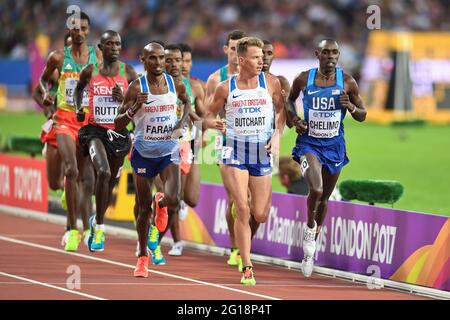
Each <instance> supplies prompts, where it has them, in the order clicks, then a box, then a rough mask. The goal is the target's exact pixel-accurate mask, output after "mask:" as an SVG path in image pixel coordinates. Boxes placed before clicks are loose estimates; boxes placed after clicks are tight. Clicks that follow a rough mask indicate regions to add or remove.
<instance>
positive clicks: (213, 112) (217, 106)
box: [203, 80, 228, 131]
mask: <svg viewBox="0 0 450 320" xmlns="http://www.w3.org/2000/svg"><path fill="white" fill-rule="evenodd" d="M227 98H228V80H227V81H223V82H221V83H220V84H219V85H218V86H217V87H216V90H215V93H214V97H213V99H212V101H211V103H210V104H209V105H207V107H206V116H205V117H204V118H203V130H206V129H217V130H220V131H224V130H225V125H224V123H223V121H222V120H220V119H219V120H218V119H216V117H217V114H218V113H219V112H220V111H221V110H223V107H224V106H225V104H226V102H227Z"/></svg>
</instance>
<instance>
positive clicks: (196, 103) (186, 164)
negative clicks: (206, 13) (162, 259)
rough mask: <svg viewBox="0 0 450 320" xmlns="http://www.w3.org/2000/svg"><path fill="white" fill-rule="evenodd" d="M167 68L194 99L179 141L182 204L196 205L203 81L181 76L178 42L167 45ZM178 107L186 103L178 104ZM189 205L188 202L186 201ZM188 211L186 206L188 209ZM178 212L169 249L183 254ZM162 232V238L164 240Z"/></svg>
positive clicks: (171, 221) (176, 212) (170, 218)
mask: <svg viewBox="0 0 450 320" xmlns="http://www.w3.org/2000/svg"><path fill="white" fill-rule="evenodd" d="M165 57H166V60H165V67H166V72H167V73H168V74H170V75H171V76H172V78H173V80H174V81H175V83H176V84H177V83H183V84H184V86H185V87H186V92H187V95H188V97H189V99H190V102H191V107H192V110H190V121H188V123H187V124H186V125H185V127H184V128H183V137H182V138H181V140H180V154H181V167H180V168H181V202H182V204H181V205H180V211H181V207H182V206H183V203H187V204H188V205H189V206H191V207H195V206H196V205H197V202H198V198H199V192H200V173H199V168H198V164H197V163H196V162H195V161H193V158H194V155H193V151H194V147H195V146H194V144H195V139H196V136H195V135H196V133H197V130H196V127H194V126H193V124H194V123H195V122H196V121H201V116H202V115H203V114H204V108H203V99H204V93H203V89H202V87H201V84H200V83H199V82H198V81H195V80H190V79H189V78H186V77H184V76H183V75H182V70H181V69H182V64H183V57H184V56H183V53H182V49H181V47H179V46H178V45H167V46H166V47H165ZM179 107H180V108H179V109H180V110H181V109H182V108H183V105H182V104H181V103H180V104H179ZM184 206H186V204H184ZM185 210H186V211H187V207H186V208H185ZM180 214H181V213H179V212H178V211H175V212H174V215H173V216H169V226H170V231H171V233H172V237H173V241H174V244H173V247H172V249H171V250H170V251H169V255H171V256H181V255H182V251H183V245H182V242H181V241H180V226H179V215H180ZM162 236H163V234H161V237H160V239H159V241H161V238H162Z"/></svg>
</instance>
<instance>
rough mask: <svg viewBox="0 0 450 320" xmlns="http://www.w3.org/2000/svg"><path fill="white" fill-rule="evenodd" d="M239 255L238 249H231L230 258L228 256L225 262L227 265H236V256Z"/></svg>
mask: <svg viewBox="0 0 450 320" xmlns="http://www.w3.org/2000/svg"><path fill="white" fill-rule="evenodd" d="M238 255H239V249H231V253H230V258H228V261H227V264H228V265H229V266H237V265H238V261H237V256H238Z"/></svg>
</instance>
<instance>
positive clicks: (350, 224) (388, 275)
mask: <svg viewBox="0 0 450 320" xmlns="http://www.w3.org/2000/svg"><path fill="white" fill-rule="evenodd" d="M124 173H125V174H123V175H122V178H121V183H122V185H120V184H119V186H118V189H117V190H119V192H117V194H116V207H113V208H109V209H108V212H109V214H110V215H109V217H110V218H111V217H116V218H117V217H120V218H121V219H124V220H133V205H134V199H133V200H132V198H134V195H133V191H132V189H131V188H130V187H129V184H130V183H131V184H132V180H130V178H129V177H128V175H129V174H130V172H127V171H125V172H124ZM130 181H131V182H130ZM125 183H126V184H125ZM127 192H128V193H127ZM226 199H227V197H226V192H225V190H224V188H223V186H219V185H214V184H207V183H202V184H201V189H200V201H199V204H198V205H197V207H196V208H194V209H193V208H189V210H188V215H187V217H186V219H185V220H183V221H180V234H181V239H183V240H186V241H190V242H195V243H199V244H207V245H214V246H218V247H225V248H229V247H230V241H229V233H228V227H227V222H226V218H225V211H226V205H227V200H226ZM117 209H118V210H117ZM111 213H113V214H114V215H112V214H111ZM306 217H307V207H306V197H304V196H297V195H290V194H284V193H277V192H274V193H273V199H272V207H271V209H270V215H269V219H268V220H267V222H266V223H264V224H261V226H260V228H259V230H258V232H257V233H256V235H255V238H254V239H253V241H252V252H253V253H255V254H260V255H264V256H269V257H274V258H278V259H283V260H288V261H301V259H302V258H303V249H302V239H303V232H304V229H305V227H306ZM168 234H169V235H170V233H168ZM315 258H316V265H317V266H319V267H326V268H332V269H337V270H344V271H347V272H352V273H357V274H360V275H366V276H367V275H369V276H371V278H373V279H374V281H376V279H377V278H380V279H388V280H394V281H400V282H405V283H408V284H412V285H419V286H426V287H430V288H435V289H440V290H447V291H450V219H449V218H447V217H444V216H439V215H433V214H424V213H417V212H411V211H404V210H396V209H390V208H382V207H377V206H370V205H363V204H354V203H350V202H344V201H330V202H329V205H328V215H327V218H326V219H325V224H324V225H323V227H322V231H321V233H320V235H319V237H318V240H317V252H316V256H315Z"/></svg>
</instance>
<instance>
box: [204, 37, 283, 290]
mask: <svg viewBox="0 0 450 320" xmlns="http://www.w3.org/2000/svg"><path fill="white" fill-rule="evenodd" d="M263 45H264V44H263V42H262V41H261V40H260V39H258V38H254V37H246V38H242V39H241V40H239V41H238V43H237V54H238V58H239V70H240V72H239V74H238V75H233V76H232V77H231V78H230V80H227V81H223V82H221V83H220V84H219V85H218V86H217V88H216V90H215V93H214V98H213V100H212V103H211V104H210V105H208V107H207V110H208V116H207V118H206V119H205V120H204V128H216V129H218V130H220V131H222V132H224V134H225V135H226V139H225V141H224V144H223V148H222V162H223V168H224V172H225V175H226V176H227V177H228V178H229V179H230V181H233V183H232V184H230V185H229V186H228V187H229V189H230V193H231V197H232V199H233V202H234V203H235V206H236V216H237V217H236V220H235V223H234V231H235V237H236V244H237V247H238V249H239V251H240V255H241V257H242V263H243V269H242V272H243V275H242V278H241V283H242V284H245V285H247V284H248V285H254V284H256V281H255V278H254V275H253V267H252V263H251V260H250V248H251V228H250V224H249V220H250V215H253V216H254V218H255V220H256V221H257V222H260V223H263V222H265V221H266V220H267V218H268V215H269V209H270V206H271V202H272V176H271V173H272V161H271V157H270V153H275V154H276V153H277V152H278V145H279V137H280V136H281V132H282V130H283V128H284V124H285V121H284V119H285V115H284V99H283V96H282V94H281V85H280V81H279V80H278V78H277V77H276V76H274V75H272V74H270V73H265V72H261V71H262V68H263V53H262V48H263ZM274 106H275V114H274ZM223 109H224V110H225V123H224V122H223V121H222V120H220V119H216V118H215V117H216V116H217V114H218V113H219V112H220V111H222V110H223ZM274 118H275V130H274V128H273V121H274ZM249 192H250V194H251V197H250V198H251V199H250V203H249V197H248V193H249ZM250 208H252V210H251V211H250Z"/></svg>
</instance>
